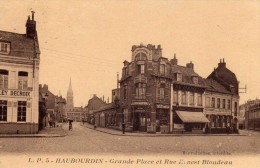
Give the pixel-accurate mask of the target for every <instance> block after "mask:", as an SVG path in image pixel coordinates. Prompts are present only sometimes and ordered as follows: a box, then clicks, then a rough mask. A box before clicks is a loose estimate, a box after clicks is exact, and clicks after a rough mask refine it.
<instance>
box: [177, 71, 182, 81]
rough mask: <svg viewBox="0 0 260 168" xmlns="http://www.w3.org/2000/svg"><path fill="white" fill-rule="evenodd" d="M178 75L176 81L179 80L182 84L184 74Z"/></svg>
mask: <svg viewBox="0 0 260 168" xmlns="http://www.w3.org/2000/svg"><path fill="white" fill-rule="evenodd" d="M176 75H177V76H176V80H177V81H178V82H181V81H182V74H181V73H177V74H176Z"/></svg>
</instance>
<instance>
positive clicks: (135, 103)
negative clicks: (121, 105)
mask: <svg viewBox="0 0 260 168" xmlns="http://www.w3.org/2000/svg"><path fill="white" fill-rule="evenodd" d="M131 105H132V106H136V105H139V106H146V105H148V102H132V104H131Z"/></svg>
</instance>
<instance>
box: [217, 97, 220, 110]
mask: <svg viewBox="0 0 260 168" xmlns="http://www.w3.org/2000/svg"><path fill="white" fill-rule="evenodd" d="M217 108H220V98H218V99H217Z"/></svg>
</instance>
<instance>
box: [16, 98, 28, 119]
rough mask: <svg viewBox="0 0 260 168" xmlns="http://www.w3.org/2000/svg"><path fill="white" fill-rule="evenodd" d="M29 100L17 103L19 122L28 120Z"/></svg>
mask: <svg viewBox="0 0 260 168" xmlns="http://www.w3.org/2000/svg"><path fill="white" fill-rule="evenodd" d="M26 113H27V101H18V103H17V122H26Z"/></svg>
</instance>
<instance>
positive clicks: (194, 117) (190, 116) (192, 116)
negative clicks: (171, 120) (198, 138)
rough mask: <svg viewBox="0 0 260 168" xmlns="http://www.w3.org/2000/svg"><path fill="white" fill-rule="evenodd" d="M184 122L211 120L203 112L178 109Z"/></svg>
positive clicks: (205, 121) (206, 121)
mask: <svg viewBox="0 0 260 168" xmlns="http://www.w3.org/2000/svg"><path fill="white" fill-rule="evenodd" d="M176 113H177V114H178V116H179V117H180V119H181V120H182V121H183V123H208V122H210V121H209V120H208V119H207V117H206V116H205V115H204V114H203V113H202V112H188V111H176Z"/></svg>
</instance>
